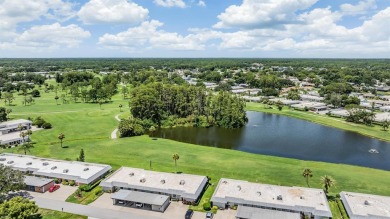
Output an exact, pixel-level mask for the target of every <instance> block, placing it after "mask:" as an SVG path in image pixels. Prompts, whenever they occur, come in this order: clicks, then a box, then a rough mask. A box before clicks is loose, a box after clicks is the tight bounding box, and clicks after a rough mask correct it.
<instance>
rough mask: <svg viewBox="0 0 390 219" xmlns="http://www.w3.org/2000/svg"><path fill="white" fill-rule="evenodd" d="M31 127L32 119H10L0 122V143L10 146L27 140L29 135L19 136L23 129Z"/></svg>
mask: <svg viewBox="0 0 390 219" xmlns="http://www.w3.org/2000/svg"><path fill="white" fill-rule="evenodd" d="M31 127H32V121H30V120H25V119H18V120H11V121H6V122H2V123H0V144H1V145H5V146H12V145H17V144H21V143H22V142H24V141H28V140H29V137H28V136H24V137H21V136H20V132H21V131H23V130H29V129H31Z"/></svg>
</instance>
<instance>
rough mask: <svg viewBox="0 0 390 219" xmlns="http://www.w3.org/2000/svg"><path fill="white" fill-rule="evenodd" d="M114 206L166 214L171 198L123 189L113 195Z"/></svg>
mask: <svg viewBox="0 0 390 219" xmlns="http://www.w3.org/2000/svg"><path fill="white" fill-rule="evenodd" d="M111 199H112V201H113V204H114V205H122V206H128V207H138V208H143V209H147V210H152V211H159V212H164V211H165V209H167V207H168V205H169V196H167V195H160V194H153V193H146V192H138V191H131V190H125V189H121V190H119V191H118V192H116V193H113V194H112V195H111Z"/></svg>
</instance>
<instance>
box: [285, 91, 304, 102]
mask: <svg viewBox="0 0 390 219" xmlns="http://www.w3.org/2000/svg"><path fill="white" fill-rule="evenodd" d="M300 98H301V97H300V96H299V93H298V90H296V89H292V90H290V91H289V92H288V93H287V99H289V100H299V99H300Z"/></svg>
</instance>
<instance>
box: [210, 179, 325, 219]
mask: <svg viewBox="0 0 390 219" xmlns="http://www.w3.org/2000/svg"><path fill="white" fill-rule="evenodd" d="M211 201H212V203H213V205H214V206H218V207H220V208H227V207H232V206H238V207H239V208H240V207H241V206H245V207H250V208H252V209H251V211H252V210H253V208H254V209H257V208H260V209H268V210H274V211H283V212H291V213H298V214H302V215H303V214H304V215H306V216H309V217H314V218H315V219H317V218H331V217H332V213H331V211H330V208H329V205H328V200H327V199H326V196H325V193H324V191H323V190H321V189H312V188H302V187H286V186H275V185H267V184H258V183H251V182H247V181H241V180H233V179H224V178H222V179H221V180H220V181H219V183H218V186H217V188H216V189H215V192H214V194H213V196H212V197H211ZM241 213H242V212H241ZM238 216H239V215H238ZM238 218H244V217H238Z"/></svg>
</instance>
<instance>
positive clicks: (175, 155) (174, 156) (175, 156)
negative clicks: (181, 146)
mask: <svg viewBox="0 0 390 219" xmlns="http://www.w3.org/2000/svg"><path fill="white" fill-rule="evenodd" d="M179 158H180V157H179V154H178V153H174V154H173V155H172V159H173V160H174V161H175V171H176V173H177V160H179Z"/></svg>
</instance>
